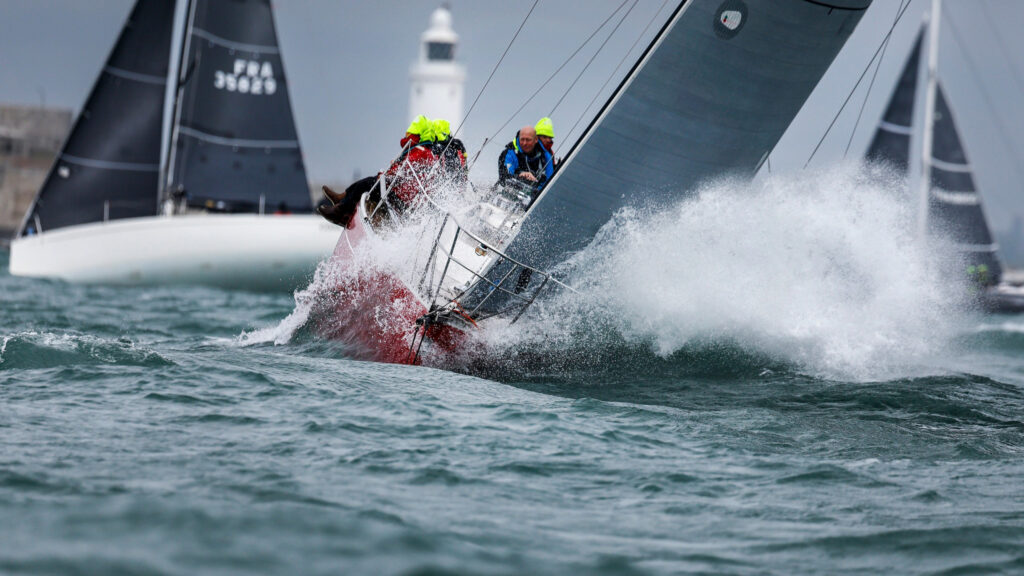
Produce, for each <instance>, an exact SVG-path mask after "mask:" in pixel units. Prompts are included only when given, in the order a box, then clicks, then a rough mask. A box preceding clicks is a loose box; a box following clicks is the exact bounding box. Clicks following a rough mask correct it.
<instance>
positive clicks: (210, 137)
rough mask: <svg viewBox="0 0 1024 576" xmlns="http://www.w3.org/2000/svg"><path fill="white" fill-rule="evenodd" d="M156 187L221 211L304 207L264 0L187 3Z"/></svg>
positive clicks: (307, 204) (300, 169)
mask: <svg viewBox="0 0 1024 576" xmlns="http://www.w3.org/2000/svg"><path fill="white" fill-rule="evenodd" d="M187 18H188V20H187V28H186V36H185V42H186V44H185V47H184V58H183V60H182V63H181V74H180V78H179V83H180V86H179V96H178V98H177V106H176V110H175V114H174V120H173V122H172V123H173V127H172V132H173V135H172V142H171V150H170V159H169V161H168V182H167V184H166V186H165V191H164V193H165V194H167V195H170V196H171V197H172V198H180V197H183V198H184V199H185V201H186V202H187V204H188V205H189V206H193V207H199V208H207V209H212V210H221V211H228V212H255V211H258V210H259V209H260V207H261V205H265V207H266V209H267V210H274V209H277V208H279V207H282V206H283V207H285V208H287V209H288V210H290V211H310V210H312V202H311V200H310V197H309V188H308V184H307V182H306V170H305V166H304V164H303V161H302V151H301V149H300V147H299V140H298V135H297V133H296V130H295V121H294V119H293V117H292V109H291V102H290V100H289V97H288V86H287V83H286V82H285V75H284V67H283V65H282V60H281V50H280V48H279V46H278V41H277V32H276V30H275V28H274V16H273V10H272V7H271V4H270V0H230V1H225V0H192V3H191V5H190V7H189V14H188V16H187Z"/></svg>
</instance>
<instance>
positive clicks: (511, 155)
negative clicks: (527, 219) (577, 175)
mask: <svg viewBox="0 0 1024 576" xmlns="http://www.w3.org/2000/svg"><path fill="white" fill-rule="evenodd" d="M554 172H555V170H554V165H553V163H552V161H551V153H550V152H548V151H547V150H546V149H545V148H544V146H542V145H541V144H539V143H538V142H537V130H536V129H535V128H534V127H533V126H523V127H522V128H520V129H519V131H518V132H516V137H515V140H513V141H512V142H509V143H508V145H506V146H505V149H504V150H502V152H501V155H500V156H499V157H498V185H499V186H505V187H514V188H518V189H520V190H523V191H526V192H527V193H529V195H530V203H532V202H533V201H534V200H536V199H537V196H539V195H540V192H541V190H543V189H544V186H546V185H547V183H548V181H549V180H550V179H551V176H552V175H554Z"/></svg>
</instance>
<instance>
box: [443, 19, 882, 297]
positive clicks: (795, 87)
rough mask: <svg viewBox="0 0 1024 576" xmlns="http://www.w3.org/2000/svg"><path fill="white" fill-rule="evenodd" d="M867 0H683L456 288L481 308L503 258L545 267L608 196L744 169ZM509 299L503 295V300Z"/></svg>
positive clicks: (581, 242)
mask: <svg viewBox="0 0 1024 576" xmlns="http://www.w3.org/2000/svg"><path fill="white" fill-rule="evenodd" d="M870 3H871V0H725V1H723V0H689V1H686V2H682V3H680V4H679V6H678V7H677V8H676V10H675V11H674V12H673V14H672V16H671V17H670V19H669V20H668V22H667V23H666V24H665V26H664V28H663V29H662V30H661V31H660V32H659V34H658V35H657V36H656V38H655V40H654V41H653V42H652V44H651V45H650V46H649V47H648V49H647V51H646V52H645V54H644V55H643V56H642V57H641V59H640V60H639V61H638V62H637V64H636V65H635V66H634V68H633V70H632V71H631V72H630V74H629V75H628V76H627V77H626V79H625V81H624V82H623V83H622V84H621V85H620V86H619V88H618V89H617V90H616V92H615V94H614V95H613V96H612V98H611V99H610V100H609V102H608V103H606V104H605V107H604V108H603V109H602V111H601V112H600V113H599V115H598V116H597V117H596V118H595V119H594V121H593V122H592V123H591V125H590V126H589V127H588V129H587V131H586V132H585V133H584V135H583V136H582V138H581V139H580V141H579V142H578V143H577V144H576V145H575V146H574V147H573V149H572V151H570V153H569V155H568V157H567V158H566V160H565V162H564V164H563V165H562V166H561V167H560V169H559V170H558V172H556V174H555V176H554V178H553V179H552V182H551V183H550V184H549V185H548V186H547V188H546V189H545V190H544V192H543V193H542V194H541V196H540V197H539V198H538V199H537V201H536V202H535V203H534V205H533V206H532V207H531V209H530V211H529V212H528V213H527V215H526V216H525V217H524V219H523V221H522V224H521V229H520V231H519V233H518V234H517V235H516V236H515V237H514V238H513V239H512V240H511V241H510V242H509V243H508V245H507V246H506V247H505V253H506V254H507V255H508V256H509V258H508V259H502V260H501V261H499V262H498V264H496V265H495V266H492V267H491V268H490V269H489V270H488V271H487V272H486V273H485V276H486V278H487V281H481V282H477V283H476V284H475V285H474V286H472V287H470V288H469V289H468V290H467V291H466V293H464V294H463V295H462V297H461V298H460V301H461V303H462V305H463V306H464V307H465V308H466V309H468V310H472V311H475V312H476V313H478V314H479V315H482V316H486V315H489V314H494V313H498V312H500V311H501V310H503V309H506V308H508V307H509V305H510V304H509V301H510V300H511V299H512V297H511V296H509V294H508V293H506V292H503V291H501V290H495V289H494V286H495V285H496V284H498V283H499V282H501V281H502V280H503V279H507V278H509V277H510V275H513V274H515V275H517V276H519V278H518V282H516V284H517V287H516V291H517V292H521V293H523V294H524V295H528V294H529V292H530V291H531V290H537V289H538V286H537V285H539V284H540V283H539V282H533V284H534V286H528V285H529V284H530V275H529V274H528V273H522V272H518V271H516V270H515V267H514V265H513V264H512V263H511V262H510V260H518V261H520V262H524V263H528V264H530V265H532V266H534V267H536V268H538V269H541V270H544V269H550V268H551V267H553V266H555V265H556V264H558V263H559V262H561V261H563V260H564V259H565V258H566V257H567V256H568V255H569V254H570V253H572V252H574V251H577V250H579V249H581V248H583V247H584V246H586V245H587V244H588V243H589V242H590V241H591V240H592V239H593V238H594V236H595V234H596V233H597V231H598V230H599V229H600V227H601V226H603V225H604V224H605V223H606V222H608V221H609V219H610V218H611V217H612V215H613V214H614V213H615V212H616V211H617V210H619V209H620V208H622V207H624V206H626V205H629V204H637V203H654V204H658V203H664V202H669V201H673V200H677V199H681V198H685V197H687V196H690V195H692V194H694V193H695V192H696V190H697V188H698V186H699V185H700V184H701V183H702V182H705V181H707V180H709V179H712V178H717V177H721V176H725V175H737V176H743V177H751V176H753V175H754V174H755V173H756V171H757V169H758V168H759V167H760V165H761V163H762V162H763V161H764V160H765V158H767V156H768V153H769V152H770V151H771V150H772V148H773V147H774V146H775V144H776V143H777V142H778V140H779V138H781V137H782V134H783V133H784V132H785V130H786V128H787V127H788V126H789V124H790V122H791V121H792V120H793V117H794V116H795V115H796V114H797V112H798V111H799V110H800V108H801V107H802V106H803V104H804V102H805V101H806V100H807V98H808V96H809V95H810V93H811V91H812V90H813V89H814V87H815V86H816V85H817V84H818V81H819V80H820V79H821V77H822V75H823V74H824V73H825V71H826V70H827V69H828V67H829V66H830V65H831V63H832V61H833V59H834V58H835V56H836V54H837V53H838V52H839V50H840V49H841V48H842V47H843V45H844V44H845V43H846V40H847V38H849V36H850V34H851V33H852V32H853V30H854V28H855V27H856V25H857V23H858V22H859V21H860V18H861V16H862V15H863V14H864V10H865V9H866V8H867V7H868V6H869V5H870ZM512 305H515V304H512Z"/></svg>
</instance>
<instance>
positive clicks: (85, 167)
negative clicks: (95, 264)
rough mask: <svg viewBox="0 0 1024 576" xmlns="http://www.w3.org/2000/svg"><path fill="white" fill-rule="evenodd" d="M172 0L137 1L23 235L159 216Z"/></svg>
mask: <svg viewBox="0 0 1024 576" xmlns="http://www.w3.org/2000/svg"><path fill="white" fill-rule="evenodd" d="M173 21H174V1H173V0H138V1H137V2H136V3H135V6H134V7H133V8H132V11H131V14H130V15H129V16H128V20H127V21H126V22H125V25H124V28H123V29H122V30H121V34H120V36H119V37H118V39H117V42H116V43H115V44H114V48H113V50H112V51H111V53H110V56H109V57H108V58H107V62H106V65H105V66H104V67H103V70H102V71H101V72H100V76H99V78H98V79H97V80H96V84H95V85H94V86H93V88H92V91H91V92H90V93H89V97H88V99H87V100H86V102H85V105H84V106H83V107H82V111H81V113H80V114H79V115H78V118H77V119H76V120H75V125H74V127H73V128H72V130H71V134H70V135H69V136H68V139H67V140H66V141H65V142H64V146H63V148H62V149H61V152H60V155H59V156H58V157H57V159H56V161H55V162H54V165H53V167H52V168H51V169H50V173H49V174H48V175H47V177H46V180H45V182H44V183H43V186H42V188H40V190H39V193H38V194H37V195H36V199H35V201H34V202H33V204H32V207H31V208H30V209H29V211H28V212H27V215H26V218H25V222H24V224H23V225H22V227H21V230H20V232H19V235H23V236H24V235H31V234H38V233H41V232H44V231H48V230H53V229H57V228H63V227H65V226H73V225H76V224H86V223H89V222H101V221H103V220H107V219H111V220H112V219H117V218H133V217H139V216H154V215H156V212H157V190H158V189H159V175H160V144H161V129H162V124H163V110H164V97H165V90H166V86H167V72H168V64H169V61H170V50H171V28H172V27H173Z"/></svg>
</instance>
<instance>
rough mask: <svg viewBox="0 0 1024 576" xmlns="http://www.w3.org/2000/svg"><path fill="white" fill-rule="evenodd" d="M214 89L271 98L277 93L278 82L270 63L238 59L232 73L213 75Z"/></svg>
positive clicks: (219, 71)
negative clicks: (264, 95) (263, 95)
mask: <svg viewBox="0 0 1024 576" xmlns="http://www.w3.org/2000/svg"><path fill="white" fill-rule="evenodd" d="M213 87H214V88H216V89H217V90H227V91H228V92H239V93H241V94H266V95H268V96H270V95H272V94H273V93H274V92H277V81H276V80H274V68H273V67H272V66H271V65H270V62H256V61H254V60H244V59H241V58H238V59H236V60H235V65H234V69H233V70H232V71H231V72H230V73H229V72H225V71H223V70H217V71H216V72H214V73H213Z"/></svg>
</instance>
